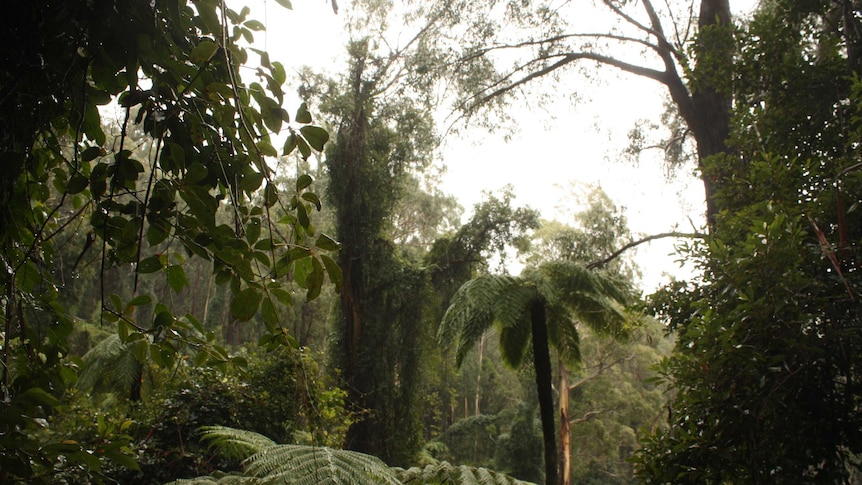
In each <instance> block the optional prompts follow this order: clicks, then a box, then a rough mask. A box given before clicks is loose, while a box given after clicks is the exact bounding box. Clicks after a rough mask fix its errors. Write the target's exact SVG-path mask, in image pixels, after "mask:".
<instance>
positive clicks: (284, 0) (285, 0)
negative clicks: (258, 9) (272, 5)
mask: <svg viewBox="0 0 862 485" xmlns="http://www.w3.org/2000/svg"><path fill="white" fill-rule="evenodd" d="M275 1H276V3H278V4H279V5H281V6H282V7H284V8H286V9H288V10H293V5H291V4H290V0H275Z"/></svg>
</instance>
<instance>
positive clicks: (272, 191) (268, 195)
mask: <svg viewBox="0 0 862 485" xmlns="http://www.w3.org/2000/svg"><path fill="white" fill-rule="evenodd" d="M276 202H278V189H276V187H275V184H270V183H268V184H266V189H264V191H263V205H264V206H266V207H272V206H274V205H275V203H276Z"/></svg>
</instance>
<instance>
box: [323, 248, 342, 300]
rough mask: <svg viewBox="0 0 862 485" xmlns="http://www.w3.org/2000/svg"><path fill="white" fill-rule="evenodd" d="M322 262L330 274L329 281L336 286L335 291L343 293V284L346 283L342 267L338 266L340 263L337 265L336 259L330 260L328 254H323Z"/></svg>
mask: <svg viewBox="0 0 862 485" xmlns="http://www.w3.org/2000/svg"><path fill="white" fill-rule="evenodd" d="M320 260H321V261H322V262H323V267H324V268H326V272H327V273H328V274H329V281H331V282H332V284H333V285H335V291H341V282H342V281H344V278H343V276H342V273H341V267H340V266H338V263H336V262H335V260H334V259H332V258H330V257H329V256H327V255H326V254H321V255H320Z"/></svg>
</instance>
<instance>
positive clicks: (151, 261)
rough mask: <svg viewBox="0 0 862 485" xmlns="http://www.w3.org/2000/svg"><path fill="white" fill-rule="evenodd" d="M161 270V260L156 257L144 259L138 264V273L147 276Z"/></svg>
mask: <svg viewBox="0 0 862 485" xmlns="http://www.w3.org/2000/svg"><path fill="white" fill-rule="evenodd" d="M160 269H162V260H161V258H159V256H158V255H156V256H150V257H148V258H144V259H142V260H141V262H140V263H138V273H141V274H147V273H155V272H156V271H158V270H160Z"/></svg>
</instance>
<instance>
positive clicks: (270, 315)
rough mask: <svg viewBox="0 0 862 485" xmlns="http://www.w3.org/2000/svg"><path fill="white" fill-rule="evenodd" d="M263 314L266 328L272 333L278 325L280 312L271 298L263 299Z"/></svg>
mask: <svg viewBox="0 0 862 485" xmlns="http://www.w3.org/2000/svg"><path fill="white" fill-rule="evenodd" d="M261 314H262V315H263V323H264V324H266V328H267V329H269V330H270V331H271V330H272V329H274V328H275V327H276V325H277V324H278V311H277V310H276V308H275V304H273V302H272V299H271V298H270V297H269V296H267V297H266V298H264V299H263V303H262V305H261Z"/></svg>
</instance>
